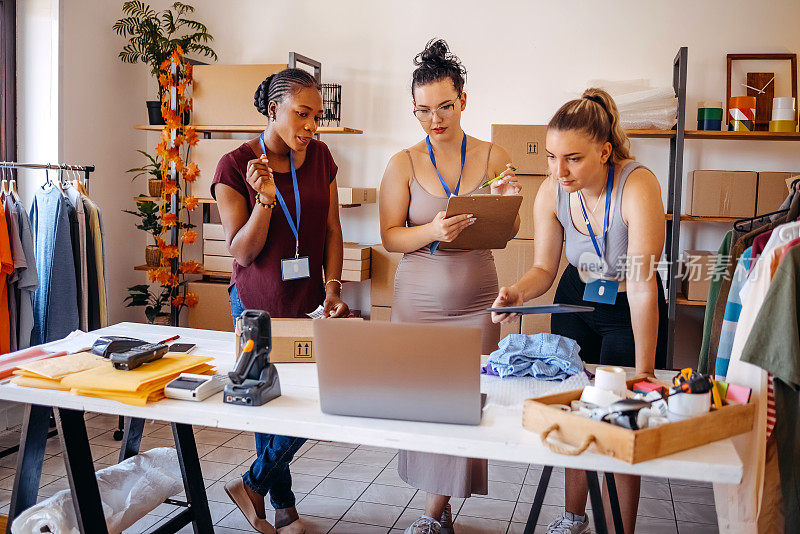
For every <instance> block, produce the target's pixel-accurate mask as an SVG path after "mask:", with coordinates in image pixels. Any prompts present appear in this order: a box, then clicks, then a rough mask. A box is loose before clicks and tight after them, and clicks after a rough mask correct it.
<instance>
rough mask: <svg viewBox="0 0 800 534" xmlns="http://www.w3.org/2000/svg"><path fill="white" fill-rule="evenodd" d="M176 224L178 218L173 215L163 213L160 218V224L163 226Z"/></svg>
mask: <svg viewBox="0 0 800 534" xmlns="http://www.w3.org/2000/svg"><path fill="white" fill-rule="evenodd" d="M177 222H178V216H177V215H176V214H175V213H165V214H164V215H162V216H161V223H162V224H163V225H164V226H175V225H176V224H177Z"/></svg>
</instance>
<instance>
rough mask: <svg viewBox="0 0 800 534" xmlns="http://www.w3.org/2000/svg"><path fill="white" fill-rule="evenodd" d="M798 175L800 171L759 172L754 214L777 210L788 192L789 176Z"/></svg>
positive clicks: (790, 181)
mask: <svg viewBox="0 0 800 534" xmlns="http://www.w3.org/2000/svg"><path fill="white" fill-rule="evenodd" d="M798 175H800V172H759V173H758V195H757V197H756V215H763V214H765V213H771V212H773V211H777V210H778V208H780V206H781V204H782V203H783V201H784V199H785V198H786V195H788V194H789V188H788V186H789V185H791V183H792V180H790V178H792V177H797V178H800V176H798ZM787 180H789V181H788V183H787Z"/></svg>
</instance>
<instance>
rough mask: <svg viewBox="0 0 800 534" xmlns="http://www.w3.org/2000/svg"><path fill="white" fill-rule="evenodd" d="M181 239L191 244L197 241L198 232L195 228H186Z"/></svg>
mask: <svg viewBox="0 0 800 534" xmlns="http://www.w3.org/2000/svg"><path fill="white" fill-rule="evenodd" d="M181 241H183V242H184V243H186V244H187V245H191V244H192V243H194V242H195V241H197V232H195V231H194V230H186V231H185V232H184V233H183V235H182V236H181Z"/></svg>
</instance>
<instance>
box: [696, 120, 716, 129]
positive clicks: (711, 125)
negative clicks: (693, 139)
mask: <svg viewBox="0 0 800 534" xmlns="http://www.w3.org/2000/svg"><path fill="white" fill-rule="evenodd" d="M697 129H698V130H708V131H714V132H718V131H720V130H722V119H717V120H710V119H706V120H702V121H697Z"/></svg>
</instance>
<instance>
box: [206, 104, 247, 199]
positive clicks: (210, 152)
mask: <svg viewBox="0 0 800 534" xmlns="http://www.w3.org/2000/svg"><path fill="white" fill-rule="evenodd" d="M252 101H253V100H252V97H251V99H250V102H252ZM242 143H244V141H242V140H241V139H200V140H199V141H198V142H197V145H196V146H193V147H192V150H191V154H190V156H191V161H193V162H195V163H197V168H199V169H200V175H199V176H198V177H197V180H196V181H195V182H194V183H192V184H191V192H192V195H194V196H195V197H197V198H212V197H211V182H213V181H214V174H215V173H216V172H217V164H218V163H219V160H220V159H222V156H224V155H225V154H227V153H228V152H231V151H233V150H236V149H237V148H239V147H240V146H242Z"/></svg>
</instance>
